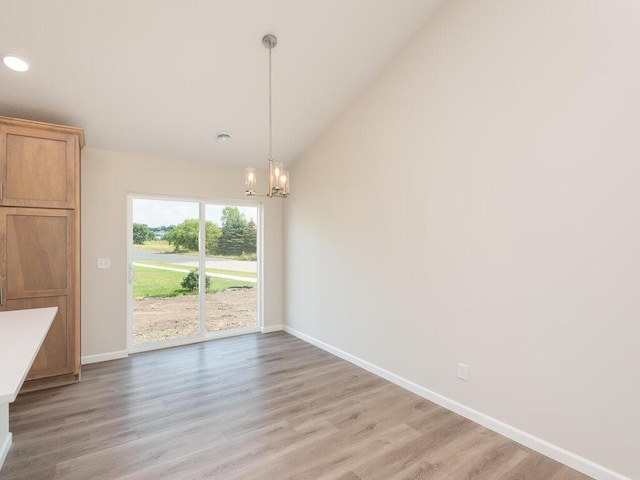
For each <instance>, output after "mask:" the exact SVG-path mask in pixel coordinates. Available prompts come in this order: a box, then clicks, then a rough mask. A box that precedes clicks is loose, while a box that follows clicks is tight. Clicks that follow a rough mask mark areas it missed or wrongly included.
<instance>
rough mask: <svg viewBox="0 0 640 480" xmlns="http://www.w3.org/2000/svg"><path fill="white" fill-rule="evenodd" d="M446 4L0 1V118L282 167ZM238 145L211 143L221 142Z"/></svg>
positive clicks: (182, 155)
mask: <svg viewBox="0 0 640 480" xmlns="http://www.w3.org/2000/svg"><path fill="white" fill-rule="evenodd" d="M443 1H444V0H322V1H317V0H316V1H308V0H270V1H256V0H224V1H223V0H2V12H1V14H0V55H4V54H7V53H13V54H17V55H19V56H22V57H23V58H26V59H27V60H28V61H29V62H30V64H31V69H30V70H29V72H27V73H22V74H20V73H16V72H13V71H11V70H9V69H7V68H5V67H4V66H3V65H1V64H0V115H3V116H12V117H20V118H28V119H33V120H40V121H45V122H53V123H61V124H67V125H73V126H79V127H83V128H84V129H85V135H86V143H87V146H90V147H97V148H104V149H110V150H119V151H125V152H133V153H141V154H146V155H153V156H160V157H168V158H176V159H184V160H195V161H200V162H211V163H214V164H222V165H234V166H248V165H255V166H260V162H261V161H264V160H266V157H267V153H268V130H267V121H268V109H267V108H268V107H267V105H268V104H267V93H268V88H267V85H268V84H267V80H268V76H267V75H268V50H267V49H265V48H264V47H263V46H262V43H261V39H262V36H263V35H264V34H265V33H273V34H275V35H276V36H277V37H278V46H277V47H276V48H275V49H274V50H273V90H274V92H273V118H274V120H273V121H274V158H275V159H276V160H278V161H282V162H284V163H290V162H291V161H293V160H295V158H296V157H297V156H298V155H299V154H300V153H302V152H303V151H304V149H305V148H306V147H307V146H308V145H309V144H310V143H311V142H313V140H314V139H315V138H316V137H317V136H318V135H319V134H320V133H321V132H322V131H323V130H324V128H325V127H326V126H327V125H328V124H329V123H330V121H331V120H332V119H333V118H334V117H335V116H336V115H338V114H339V113H340V112H341V111H342V110H343V109H344V108H345V107H346V106H347V105H348V104H349V102H350V101H352V100H353V99H354V97H355V96H356V95H357V93H358V92H359V91H361V90H362V89H363V88H364V87H365V86H366V85H367V84H368V83H369V82H370V81H371V80H372V79H373V78H374V77H375V75H376V74H377V73H379V72H380V70H381V69H382V67H383V66H384V65H385V64H386V63H387V62H388V61H390V60H391V58H392V57H393V55H394V54H395V53H396V52H397V51H398V49H399V48H400V47H402V46H403V45H404V44H405V43H406V42H407V41H408V40H409V38H410V37H411V36H412V35H413V34H415V33H416V32H417V30H418V29H419V28H420V27H421V26H422V25H423V24H424V23H425V22H426V21H427V20H428V18H429V17H430V15H432V14H433V12H434V10H435V9H436V8H437V6H438V5H439V4H441V3H442V2H443ZM221 130H226V131H229V132H230V133H231V135H232V141H231V142H230V143H228V144H219V143H218V142H217V140H216V134H217V133H218V132H219V131H221Z"/></svg>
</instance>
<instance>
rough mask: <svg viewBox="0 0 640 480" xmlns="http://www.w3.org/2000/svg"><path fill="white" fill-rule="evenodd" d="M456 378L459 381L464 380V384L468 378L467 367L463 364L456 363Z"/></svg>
mask: <svg viewBox="0 0 640 480" xmlns="http://www.w3.org/2000/svg"><path fill="white" fill-rule="evenodd" d="M458 378H459V379H460V380H464V381H465V382H466V381H467V379H468V378H469V367H467V366H466V365H465V364H464V363H458Z"/></svg>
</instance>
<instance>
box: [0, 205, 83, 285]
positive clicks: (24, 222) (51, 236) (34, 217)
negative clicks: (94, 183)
mask: <svg viewBox="0 0 640 480" xmlns="http://www.w3.org/2000/svg"><path fill="white" fill-rule="evenodd" d="M71 237H73V212H72V211H69V210H35V209H21V210H17V211H13V212H11V213H7V214H6V242H7V243H6V244H7V247H6V248H7V297H8V298H15V297H17V296H22V295H28V296H31V295H32V294H34V293H37V292H40V293H39V294H40V295H46V294H52V293H56V292H64V293H67V292H66V291H67V288H68V283H67V281H68V277H69V273H70V272H69V271H68V270H69V269H68V266H69V260H70V258H69V253H70V250H71V248H72V247H73V245H72V242H71V241H70V240H71ZM70 247H71V248H70ZM50 290H53V291H54V292H50Z"/></svg>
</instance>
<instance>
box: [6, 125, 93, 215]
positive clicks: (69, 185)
mask: <svg viewBox="0 0 640 480" xmlns="http://www.w3.org/2000/svg"><path fill="white" fill-rule="evenodd" d="M44 126H46V127H47V128H44ZM78 132H81V130H79V129H75V128H71V127H59V128H57V129H56V128H55V126H53V125H47V124H38V123H37V122H25V121H19V120H14V119H8V118H5V117H0V185H1V189H2V190H1V192H0V193H1V198H0V206H1V205H5V206H16V207H42V208H75V207H76V205H77V203H78V198H79V197H78V195H77V193H78V188H77V183H78V172H79V170H78V168H79V163H78V161H77V159H78V155H79V149H80V147H81V145H82V143H81V142H82V141H83V140H82V137H81V136H79V135H78Z"/></svg>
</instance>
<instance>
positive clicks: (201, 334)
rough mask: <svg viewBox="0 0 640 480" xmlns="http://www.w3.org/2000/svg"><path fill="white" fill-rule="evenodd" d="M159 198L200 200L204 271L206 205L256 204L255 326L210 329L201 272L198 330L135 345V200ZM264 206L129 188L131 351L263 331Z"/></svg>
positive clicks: (202, 266) (200, 262) (200, 259)
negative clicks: (176, 336) (209, 330)
mask: <svg viewBox="0 0 640 480" xmlns="http://www.w3.org/2000/svg"><path fill="white" fill-rule="evenodd" d="M134 199H144V200H159V201H163V200H164V201H171V202H191V203H197V204H198V211H199V217H200V218H199V221H200V238H199V245H198V250H199V251H198V265H199V271H200V272H204V271H205V266H206V249H205V222H206V215H205V211H206V205H221V206H229V207H255V208H256V210H257V214H256V230H257V238H256V242H257V245H256V253H257V262H256V265H257V284H256V288H257V292H256V293H257V295H256V303H257V305H256V317H257V318H256V320H257V322H256V325H255V326H253V327H244V328H236V329H230V330H220V331H217V332H207V330H206V320H205V317H204V315H203V313H204V312H205V305H204V304H205V298H204V294H202V292H205V288H204V286H205V277H206V275H199V282H200V288H199V290H198V291H199V294H198V305H199V309H198V310H199V311H198V315H199V322H198V325H199V326H198V334H197V335H192V336H189V337H182V338H172V339H168V340H159V341H157V342H149V343H143V344H140V345H134V343H133V302H134V300H133V252H132V251H133V200H134ZM263 220H264V210H263V205H262V202H256V201H251V200H247V199H241V200H238V199H228V198H217V197H185V196H174V195H159V194H150V193H135V192H129V193H128V194H127V236H126V242H127V351H128V352H129V353H138V352H146V351H150V350H158V349H161V348H170V347H176V346H180V345H188V344H191V343H199V342H206V341H209V340H215V339H217V338H225V337H234V336H237V335H246V334H248V333H257V332H260V331H262V329H263V326H264V308H263V306H264V302H263V299H264V290H263V289H264V287H263V284H264V282H263V278H264V261H263V253H264V245H263V243H264V242H263V238H264V235H263V232H264V226H263Z"/></svg>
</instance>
